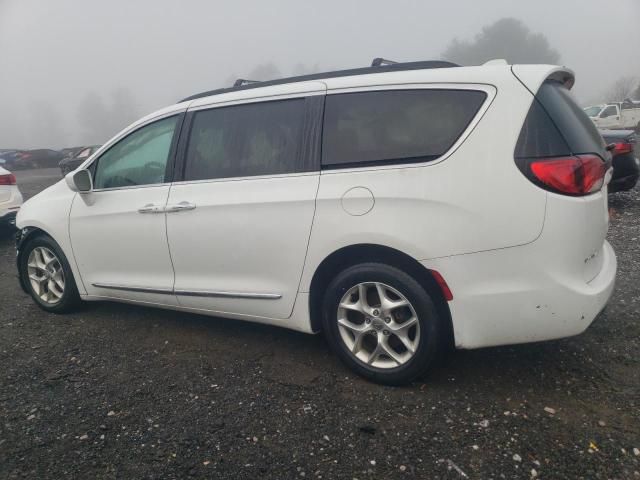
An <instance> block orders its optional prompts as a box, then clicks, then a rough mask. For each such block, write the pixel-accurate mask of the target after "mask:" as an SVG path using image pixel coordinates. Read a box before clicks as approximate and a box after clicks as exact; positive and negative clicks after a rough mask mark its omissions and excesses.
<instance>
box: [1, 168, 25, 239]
mask: <svg viewBox="0 0 640 480" xmlns="http://www.w3.org/2000/svg"><path fill="white" fill-rule="evenodd" d="M21 205H22V194H21V193H20V190H19V189H18V186H17V185H16V176H15V175H14V174H13V173H11V172H10V171H9V170H6V169H5V168H2V167H0V227H3V228H6V227H7V226H13V225H15V221H16V214H17V213H18V210H19V209H20V206H21Z"/></svg>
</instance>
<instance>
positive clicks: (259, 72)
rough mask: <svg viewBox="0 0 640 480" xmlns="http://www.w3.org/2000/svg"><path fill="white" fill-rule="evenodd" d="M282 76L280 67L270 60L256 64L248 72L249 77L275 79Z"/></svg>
mask: <svg viewBox="0 0 640 480" xmlns="http://www.w3.org/2000/svg"><path fill="white" fill-rule="evenodd" d="M280 76H281V75H280V69H279V68H278V67H276V65H275V64H273V63H271V62H269V63H262V64H260V65H256V66H255V67H254V68H253V69H251V70H250V71H249V73H248V74H247V79H249V80H260V81H264V80H273V79H274V78H278V77H280ZM243 78H244V77H243Z"/></svg>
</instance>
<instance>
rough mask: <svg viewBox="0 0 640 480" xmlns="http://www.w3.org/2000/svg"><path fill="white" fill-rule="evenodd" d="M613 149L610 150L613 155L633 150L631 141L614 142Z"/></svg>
mask: <svg viewBox="0 0 640 480" xmlns="http://www.w3.org/2000/svg"><path fill="white" fill-rule="evenodd" d="M614 145H615V146H614V147H613V150H611V155H613V156H614V157H615V156H616V155H623V154H625V153H631V152H633V147H634V145H633V143H616V144H614Z"/></svg>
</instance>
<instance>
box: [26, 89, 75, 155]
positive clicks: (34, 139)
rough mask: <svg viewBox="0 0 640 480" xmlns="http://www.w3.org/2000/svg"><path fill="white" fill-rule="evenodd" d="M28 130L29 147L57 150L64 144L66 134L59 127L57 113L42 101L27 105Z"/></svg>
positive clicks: (49, 104) (47, 103) (59, 122)
mask: <svg viewBox="0 0 640 480" xmlns="http://www.w3.org/2000/svg"><path fill="white" fill-rule="evenodd" d="M27 124H28V125H29V128H30V135H29V138H30V139H29V145H30V146H32V147H40V148H58V147H62V146H64V145H65V143H66V140H67V138H66V133H65V132H64V130H63V129H62V127H61V125H63V124H64V122H62V121H61V118H60V114H59V113H58V111H57V110H56V109H55V108H54V107H53V105H51V103H49V102H48V101H44V100H37V101H34V102H32V103H30V104H29V121H28V122H27Z"/></svg>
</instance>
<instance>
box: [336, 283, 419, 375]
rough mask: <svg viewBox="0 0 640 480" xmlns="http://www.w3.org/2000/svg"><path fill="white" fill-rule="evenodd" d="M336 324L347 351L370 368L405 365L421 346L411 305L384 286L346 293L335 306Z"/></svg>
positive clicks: (357, 287) (363, 285) (361, 285)
mask: <svg viewBox="0 0 640 480" xmlns="http://www.w3.org/2000/svg"><path fill="white" fill-rule="evenodd" d="M337 321H338V330H339V332H340V337H341V339H342V341H343V342H344V344H345V346H346V347H347V349H348V350H349V351H350V352H351V354H352V355H353V356H355V357H356V358H357V359H358V360H360V361H361V362H363V363H365V364H367V365H369V366H371V367H375V368H380V369H389V368H396V367H399V366H401V365H404V364H406V363H407V362H408V361H409V360H411V358H412V357H413V355H414V354H415V352H416V349H417V348H418V344H419V342H420V323H419V322H418V316H417V314H416V311H415V309H414V308H413V306H412V305H411V302H409V300H407V298H406V297H405V296H404V295H402V294H401V293H400V292H399V291H397V290H396V289H394V288H392V287H390V286H389V285H385V284H384V283H379V282H365V283H359V284H357V285H355V286H353V287H351V288H350V289H349V290H347V292H346V293H345V294H344V295H343V296H342V299H341V300H340V303H339V304H338V312H337Z"/></svg>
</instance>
